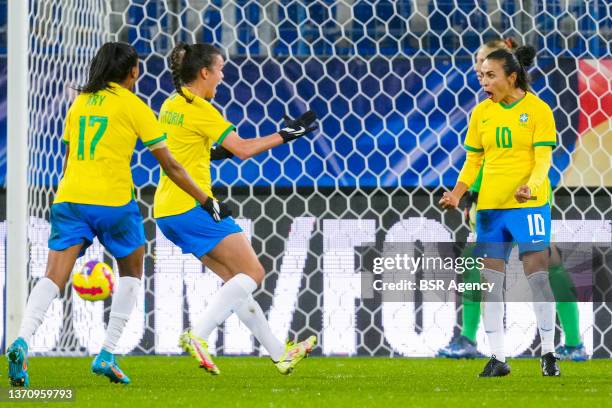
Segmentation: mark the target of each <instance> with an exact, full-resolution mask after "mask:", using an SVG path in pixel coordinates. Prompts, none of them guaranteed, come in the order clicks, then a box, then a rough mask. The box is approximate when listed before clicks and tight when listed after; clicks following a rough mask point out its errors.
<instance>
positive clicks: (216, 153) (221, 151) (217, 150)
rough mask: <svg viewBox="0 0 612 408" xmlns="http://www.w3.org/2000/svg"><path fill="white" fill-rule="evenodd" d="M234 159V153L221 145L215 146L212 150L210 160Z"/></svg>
mask: <svg viewBox="0 0 612 408" xmlns="http://www.w3.org/2000/svg"><path fill="white" fill-rule="evenodd" d="M232 157H234V153H232V152H230V151H229V150H227V149H226V148H225V147H223V146H221V145H214V146H213V147H211V148H210V160H223V159H231V158H232Z"/></svg>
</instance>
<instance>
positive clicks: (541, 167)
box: [527, 145, 552, 196]
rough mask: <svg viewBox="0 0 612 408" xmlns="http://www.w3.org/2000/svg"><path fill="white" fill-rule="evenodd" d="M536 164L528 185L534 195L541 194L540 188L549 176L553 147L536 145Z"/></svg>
mask: <svg viewBox="0 0 612 408" xmlns="http://www.w3.org/2000/svg"><path fill="white" fill-rule="evenodd" d="M534 150H535V165H534V166H533V170H532V171H531V176H530V177H529V181H527V187H529V190H531V195H532V196H537V195H539V192H540V189H541V188H542V185H544V182H545V181H546V179H547V177H548V171H549V170H550V165H551V163H552V147H550V146H548V145H541V146H536V147H534Z"/></svg>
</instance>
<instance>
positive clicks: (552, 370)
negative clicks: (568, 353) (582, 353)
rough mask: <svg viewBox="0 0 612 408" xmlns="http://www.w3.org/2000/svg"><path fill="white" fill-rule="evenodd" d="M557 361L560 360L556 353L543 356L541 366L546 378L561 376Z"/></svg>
mask: <svg viewBox="0 0 612 408" xmlns="http://www.w3.org/2000/svg"><path fill="white" fill-rule="evenodd" d="M557 360H559V359H558V358H557V356H555V354H554V353H546V354H544V355H543V356H542V358H541V360H540V365H541V367H542V375H543V376H544V377H559V376H560V375H561V371H560V370H559V364H558V363H557Z"/></svg>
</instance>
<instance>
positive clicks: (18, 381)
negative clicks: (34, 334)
mask: <svg viewBox="0 0 612 408" xmlns="http://www.w3.org/2000/svg"><path fill="white" fill-rule="evenodd" d="M27 355H28V344H27V343H26V342H25V340H24V339H22V338H21V337H17V339H16V340H15V341H14V342H13V344H11V345H10V346H9V348H8V350H7V351H6V358H7V360H8V363H9V374H8V377H9V382H10V383H11V385H12V386H13V387H29V386H30V376H29V374H28V360H27Z"/></svg>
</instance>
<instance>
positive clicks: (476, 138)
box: [463, 107, 484, 153]
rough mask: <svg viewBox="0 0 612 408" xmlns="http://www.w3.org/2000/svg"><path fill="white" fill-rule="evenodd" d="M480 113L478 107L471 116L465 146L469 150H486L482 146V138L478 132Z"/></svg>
mask: <svg viewBox="0 0 612 408" xmlns="http://www.w3.org/2000/svg"><path fill="white" fill-rule="evenodd" d="M479 117H480V115H479V114H478V107H477V108H476V109H474V111H473V112H472V115H471V116H470V123H469V125H468V130H467V134H466V135H465V142H464V143H463V147H464V148H465V150H467V151H468V152H476V153H478V152H484V149H483V148H482V139H481V137H480V135H479V133H478V121H479Z"/></svg>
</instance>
